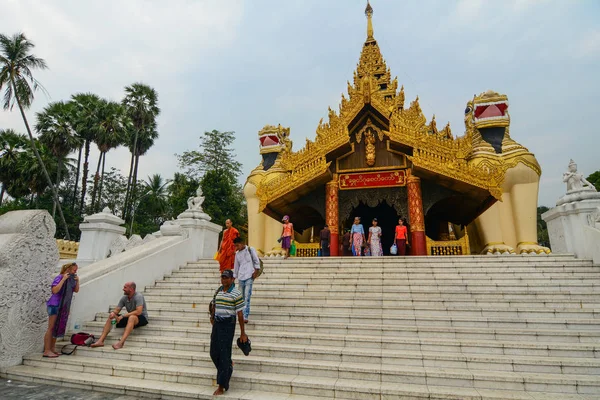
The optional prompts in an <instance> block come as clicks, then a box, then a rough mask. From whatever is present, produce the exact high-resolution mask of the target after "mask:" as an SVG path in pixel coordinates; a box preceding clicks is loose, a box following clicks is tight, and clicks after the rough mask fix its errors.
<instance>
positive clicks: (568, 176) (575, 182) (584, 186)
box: [563, 160, 597, 193]
mask: <svg viewBox="0 0 600 400" xmlns="http://www.w3.org/2000/svg"><path fill="white" fill-rule="evenodd" d="M563 182H565V183H566V184H567V193H571V192H578V191H582V190H591V191H594V192H596V191H597V190H596V188H595V187H594V185H592V184H591V183H589V182H588V181H587V179H585V178H584V177H583V174H580V173H578V172H577V164H575V161H573V160H571V162H570V163H569V171H568V172H565V173H564V174H563Z"/></svg>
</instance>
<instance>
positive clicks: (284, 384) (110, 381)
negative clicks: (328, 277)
mask: <svg viewBox="0 0 600 400" xmlns="http://www.w3.org/2000/svg"><path fill="white" fill-rule="evenodd" d="M127 364H129V363H127ZM125 369H127V368H125V367H123V366H120V368H119V369H118V371H119V372H120V371H124V370H125ZM146 369H147V370H148V371H149V373H150V371H151V370H152V366H151V365H148V366H146ZM161 369H162V365H161ZM7 377H8V378H9V379H15V380H22V381H28V382H36V383H41V384H50V385H52V384H59V383H60V384H62V385H63V386H65V387H74V388H81V389H88V390H91V389H92V388H93V389H94V390H97V391H101V392H107V393H115V394H122V395H126V396H135V397H145V398H157V399H158V398H162V399H187V398H193V399H212V398H213V396H212V392H213V391H214V389H215V387H214V386H213V387H210V386H205V385H193V384H187V383H178V382H177V381H181V382H185V381H189V376H188V375H187V374H186V372H185V371H180V370H177V371H174V372H172V373H171V374H170V376H169V378H170V380H169V381H162V382H161V381H153V380H147V379H136V378H123V377H120V376H118V374H117V373H115V374H114V375H112V376H108V375H97V374H93V373H83V372H79V373H77V374H65V371H62V370H58V369H49V368H37V367H30V366H24V365H21V366H18V367H14V368H12V369H11V370H10V371H9V373H8V374H7ZM196 379H197V378H196ZM206 379H209V378H208V377H207V378H206ZM265 388H271V389H275V390H276V391H273V392H265V391H264V389H265ZM306 392H309V393H313V395H308V396H306V395H299V394H295V393H306ZM330 392H332V393H333V395H335V398H340V399H357V398H360V399H366V400H376V399H377V400H379V399H382V398H384V399H390V400H391V399H394V400H395V399H403V400H407V399H408V400H410V399H430V400H449V399H453V400H457V399H460V400H506V399H511V400H568V399H570V400H575V399H577V400H593V399H596V398H597V397H595V395H585V394H578V395H574V394H571V395H567V394H564V393H549V392H539V391H535V392H523V391H517V390H504V389H482V388H475V387H473V388H470V387H462V388H461V387H449V386H443V385H439V386H433V385H432V386H429V387H428V386H426V385H416V384H398V383H391V384H390V383H376V382H364V381H358V382H357V381H355V380H346V379H335V378H315V377H305V376H298V375H296V376H294V375H276V374H257V373H247V372H244V371H236V372H234V376H233V378H232V387H231V389H230V390H229V391H228V392H227V393H226V394H225V395H224V396H223V397H224V398H227V399H239V400H314V399H320V400H332V399H333V398H334V397H333V396H327V395H326V394H327V393H330Z"/></svg>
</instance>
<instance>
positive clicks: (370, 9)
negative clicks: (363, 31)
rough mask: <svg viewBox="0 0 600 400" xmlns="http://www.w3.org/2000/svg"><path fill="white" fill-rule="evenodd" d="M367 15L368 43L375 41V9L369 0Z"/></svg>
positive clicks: (366, 9)
mask: <svg viewBox="0 0 600 400" xmlns="http://www.w3.org/2000/svg"><path fill="white" fill-rule="evenodd" d="M365 15H366V16H367V41H370V40H375V39H374V37H373V21H372V17H373V7H371V4H370V3H369V0H367V7H366V8H365Z"/></svg>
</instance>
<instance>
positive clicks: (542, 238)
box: [537, 206, 550, 248]
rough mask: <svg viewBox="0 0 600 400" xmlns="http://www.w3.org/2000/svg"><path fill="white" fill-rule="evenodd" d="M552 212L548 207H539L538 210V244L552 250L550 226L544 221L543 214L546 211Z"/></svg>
mask: <svg viewBox="0 0 600 400" xmlns="http://www.w3.org/2000/svg"><path fill="white" fill-rule="evenodd" d="M548 210H550V209H549V208H548V207H546V206H539V207H538V208H537V233H538V243H539V244H540V245H541V246H546V247H548V248H550V238H549V237H548V226H547V225H546V221H544V220H543V219H542V214H543V213H545V212H546V211H548Z"/></svg>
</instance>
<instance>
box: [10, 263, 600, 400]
mask: <svg viewBox="0 0 600 400" xmlns="http://www.w3.org/2000/svg"><path fill="white" fill-rule="evenodd" d="M264 262H265V275H264V276H263V277H261V278H260V280H258V281H257V282H256V283H255V286H254V295H253V303H252V304H253V307H252V314H251V317H250V320H251V321H250V324H249V325H248V327H247V329H248V333H249V335H250V337H251V339H252V340H253V353H252V354H251V356H250V357H244V356H243V355H241V353H240V352H239V351H238V350H237V349H235V351H234V354H235V356H234V361H235V365H236V367H235V372H234V377H233V379H232V391H231V392H230V393H228V395H227V396H226V397H225V398H236V399H261V400H269V399H288V400H292V399H298V400H301V399H302V397H299V396H302V395H305V396H308V397H307V398H312V399H330V398H340V399H377V400H382V399H406V398H419V399H527V400H538V399H546V400H558V399H560V400H575V399H578V400H584V399H585V400H589V399H592V398H594V399H595V398H600V329H598V328H600V319H599V318H598V313H600V290H599V286H600V270H598V268H597V267H593V266H592V263H591V261H589V260H576V259H574V258H573V257H570V256H543V257H525V256H514V257H513V256H511V257H480V256H467V257H439V258H435V259H434V258H432V257H406V258H390V257H387V258H328V259H325V258H319V259H316V258H315V259H290V260H286V261H283V260H273V259H267V260H265V261H264ZM218 285H219V273H218V263H216V262H215V261H213V260H200V261H199V262H196V263H188V264H187V265H184V266H182V267H181V268H180V269H179V270H177V271H174V272H173V273H172V274H170V275H169V276H167V277H165V279H164V280H161V281H158V282H157V283H156V284H155V285H152V286H151V287H147V288H146V289H145V291H144V292H145V295H146V300H147V303H148V310H149V313H150V325H148V326H146V327H144V328H140V329H138V330H136V331H135V332H134V334H133V335H132V336H131V337H130V338H129V340H128V343H127V345H126V347H125V348H124V349H122V350H119V351H114V350H113V349H112V348H110V347H105V348H103V349H89V348H80V349H79V350H78V351H77V353H76V355H75V356H71V357H65V356H63V357H60V358H58V359H45V358H41V356H40V355H30V356H27V357H26V358H25V364H26V365H23V366H19V367H16V368H11V369H9V370H8V372H6V374H5V375H6V376H8V375H10V376H12V377H13V378H14V379H23V380H28V379H29V380H31V379H35V380H37V381H40V382H48V381H50V382H53V383H61V384H63V385H72V386H80V387H87V386H89V387H90V388H91V387H94V388H100V389H104V390H110V391H115V392H117V393H122V394H125V395H137V396H143V397H155V398H180V399H182V398H210V394H211V393H212V391H213V390H214V376H215V370H214V366H213V365H212V362H211V361H210V358H209V355H208V347H209V338H210V331H211V327H210V324H209V322H208V316H207V310H206V308H207V303H208V301H209V300H210V299H211V298H212V294H213V293H214V290H215V288H216V287H217V286H218ZM109 300H110V299H109ZM107 304H109V303H108V302H107ZM107 309H108V307H107ZM107 309H105V311H106V310H107ZM107 315H108V313H107V312H99V313H98V314H97V316H96V321H92V322H86V323H84V324H83V329H85V330H86V331H90V332H93V333H99V332H100V330H101V329H102V326H103V324H104V321H105V320H106V318H107ZM121 332H122V330H120V329H117V330H114V331H113V332H111V334H110V335H109V340H108V342H110V343H112V341H115V340H116V339H117V338H118V337H119V335H120V334H121ZM69 371H73V372H75V373H69ZM11 374H12V375H11ZM119 375H121V376H125V377H119ZM108 382H111V383H112V385H109V384H108ZM190 383H193V384H190ZM211 386H212V387H211Z"/></svg>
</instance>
